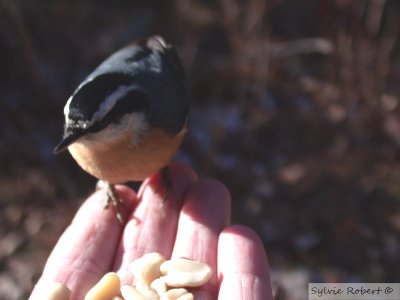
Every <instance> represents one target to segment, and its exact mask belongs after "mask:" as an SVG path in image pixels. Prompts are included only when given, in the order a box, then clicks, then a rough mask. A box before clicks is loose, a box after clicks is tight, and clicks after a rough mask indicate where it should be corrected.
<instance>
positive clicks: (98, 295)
mask: <svg viewBox="0 0 400 300" xmlns="http://www.w3.org/2000/svg"><path fill="white" fill-rule="evenodd" d="M119 289H120V280H119V277H118V276H117V274H115V273H113V272H110V273H107V274H105V275H104V276H103V277H102V278H101V279H100V281H99V282H98V283H97V284H96V285H95V286H94V287H92V288H91V289H90V290H89V292H88V293H87V294H86V296H85V300H103V299H112V297H115V296H118V295H119Z"/></svg>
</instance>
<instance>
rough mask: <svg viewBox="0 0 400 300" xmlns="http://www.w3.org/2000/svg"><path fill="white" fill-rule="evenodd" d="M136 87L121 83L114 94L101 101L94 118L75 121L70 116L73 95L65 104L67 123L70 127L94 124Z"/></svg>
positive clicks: (86, 126)
mask: <svg viewBox="0 0 400 300" xmlns="http://www.w3.org/2000/svg"><path fill="white" fill-rule="evenodd" d="M135 89H137V86H135V85H132V84H131V85H121V86H120V87H118V89H116V90H115V91H114V92H113V93H112V94H110V95H108V96H107V97H106V98H105V99H104V100H103V102H101V103H100V106H99V108H98V110H97V111H96V112H95V113H94V114H93V116H92V118H91V119H90V120H89V121H75V120H72V119H70V118H69V111H70V105H71V102H72V99H73V96H71V97H69V99H68V101H67V103H66V104H65V106H64V115H65V123H66V124H67V126H69V127H79V128H83V129H86V128H88V127H90V126H92V125H93V124H94V123H95V122H97V121H99V120H101V119H102V118H104V116H105V115H107V113H108V112H110V111H111V110H112V109H113V107H114V106H115V105H116V104H117V102H118V101H119V100H120V99H123V98H124V97H125V95H126V94H128V93H129V92H130V91H133V90H135Z"/></svg>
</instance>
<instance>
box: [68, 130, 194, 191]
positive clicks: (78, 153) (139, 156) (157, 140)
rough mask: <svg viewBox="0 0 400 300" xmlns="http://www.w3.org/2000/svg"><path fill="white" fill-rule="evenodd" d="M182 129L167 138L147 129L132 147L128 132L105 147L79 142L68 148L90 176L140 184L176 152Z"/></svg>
mask: <svg viewBox="0 0 400 300" xmlns="http://www.w3.org/2000/svg"><path fill="white" fill-rule="evenodd" d="M185 131H186V130H185V129H182V131H181V132H180V133H179V134H178V135H176V136H170V135H168V134H167V133H165V132H164V131H162V130H159V129H150V130H149V131H147V132H146V134H145V135H144V136H143V137H141V139H140V140H139V141H138V142H137V144H133V140H132V136H131V133H132V132H131V131H129V130H128V131H126V132H125V133H124V134H122V135H121V137H120V138H118V139H115V140H113V141H112V142H110V143H107V144H101V143H98V142H97V143H91V142H88V141H85V140H78V141H77V142H75V143H74V144H72V145H71V146H69V147H68V150H69V152H70V153H71V155H72V156H73V158H74V159H75V160H76V161H77V163H78V164H79V165H80V166H81V167H82V168H83V169H84V170H85V171H86V172H88V173H89V174H91V175H93V176H95V177H97V178H98V179H102V180H106V181H108V182H109V183H112V184H115V183H122V182H126V181H140V180H143V179H145V178H146V177H148V176H149V175H151V174H152V173H154V172H156V171H158V170H159V169H161V168H162V167H164V166H165V165H166V164H167V163H168V162H169V161H170V160H171V158H172V156H173V155H174V154H175V152H176V151H177V149H178V147H179V145H180V144H181V142H182V139H183V137H184V133H185Z"/></svg>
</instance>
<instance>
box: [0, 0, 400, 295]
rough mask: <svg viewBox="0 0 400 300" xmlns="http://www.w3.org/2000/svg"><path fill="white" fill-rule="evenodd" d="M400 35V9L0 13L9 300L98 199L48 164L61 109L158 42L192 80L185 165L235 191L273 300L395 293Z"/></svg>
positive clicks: (88, 6)
mask: <svg viewBox="0 0 400 300" xmlns="http://www.w3.org/2000/svg"><path fill="white" fill-rule="evenodd" d="M399 32H400V2H399V1H397V0H386V1H385V0H357V1H351V0H326V1H318V0H303V1H297V0H268V1H263V0H248V1H243V0H216V1H210V0H203V1H200V0H171V1H162V0H159V1H156V0H152V1H128V0H126V1H106V0H97V1H94V0H87V1H71V0H57V1H56V0H43V1H27V0H15V1H13V0H0V66H1V69H0V119H1V123H0V137H1V142H0V170H1V171H0V222H1V223H0V299H26V297H27V295H28V294H29V292H30V290H31V289H32V287H33V284H34V282H35V281H36V280H37V278H38V276H39V275H40V273H41V271H42V268H43V266H44V263H45V261H46V258H47V256H48V254H49V252H50V250H51V248H52V247H53V246H54V244H55V242H56V241H57V239H58V237H59V235H60V234H61V232H62V231H63V230H64V229H65V227H66V226H67V225H68V224H69V222H70V221H71V218H72V216H73V215H74V213H75V211H76V210H77V209H78V207H79V205H80V203H81V202H82V200H83V199H85V197H87V196H88V195H89V194H90V193H91V192H92V191H93V189H94V185H95V179H94V178H92V177H90V176H89V175H87V174H86V173H85V172H83V171H81V170H80V169H79V167H78V166H77V164H76V163H75V162H74V161H73V160H72V159H71V157H70V156H69V155H68V154H62V155H59V156H53V154H52V149H53V147H54V145H55V144H56V143H57V142H58V140H59V139H60V137H61V135H62V130H63V118H64V117H63V114H62V109H63V106H64V104H65V102H66V100H67V98H68V97H69V95H70V94H71V92H72V91H73V90H74V88H75V87H76V86H77V85H78V84H79V83H80V81H81V80H82V79H83V78H84V77H85V76H86V75H87V74H88V73H89V72H91V71H92V70H93V68H94V67H96V66H97V65H98V64H99V63H100V62H101V61H102V60H103V59H104V58H106V57H107V56H108V55H109V54H111V53H112V52H114V51H115V50H117V49H119V48H120V47H122V46H124V45H126V44H128V43H130V42H131V41H132V40H134V39H135V38H137V37H140V36H146V35H149V34H160V35H162V36H164V37H165V38H166V39H167V40H168V41H169V42H170V43H172V44H174V45H175V46H176V48H177V50H178V53H179V56H180V57H181V59H182V61H183V64H184V67H185V69H186V71H187V75H188V79H189V89H190V97H191V100H192V111H191V116H190V122H189V132H188V135H187V138H186V140H185V142H184V145H183V147H182V149H181V151H180V152H179V153H178V155H177V159H178V160H181V161H184V162H187V163H189V164H190V165H192V166H193V167H194V168H195V170H196V171H197V172H198V173H199V174H200V176H207V177H214V178H217V179H219V180H220V181H222V182H223V183H224V184H225V185H227V187H228V188H229V189H230V191H231V193H232V198H233V222H234V223H242V224H246V225H248V226H250V227H252V228H253V229H254V230H255V231H256V232H257V233H258V234H259V235H260V236H261V238H262V240H263V242H264V244H265V248H266V250H267V252H268V255H269V259H270V265H271V268H272V273H273V285H274V290H275V293H276V299H305V298H307V294H306V288H307V283H308V282H399V281H400V234H399V233H400V209H399V208H400V184H399V183H400V151H399V147H400V115H399V110H400V106H399V101H400V98H399V97H400V84H399V80H400V55H399V54H400V35H399ZM99 205H101V204H99Z"/></svg>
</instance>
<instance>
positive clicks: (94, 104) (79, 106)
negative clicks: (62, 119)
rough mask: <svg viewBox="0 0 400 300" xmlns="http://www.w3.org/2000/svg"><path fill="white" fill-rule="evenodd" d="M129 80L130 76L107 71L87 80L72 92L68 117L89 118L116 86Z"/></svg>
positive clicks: (75, 118) (127, 83)
mask: <svg viewBox="0 0 400 300" xmlns="http://www.w3.org/2000/svg"><path fill="white" fill-rule="evenodd" d="M131 80H132V79H131V77H130V76H128V75H126V74H118V73H107V74H103V75H99V76H97V77H96V78H95V79H94V80H89V81H88V82H87V83H86V84H83V85H81V86H80V87H79V88H78V90H77V91H75V93H74V94H73V96H72V97H73V99H72V101H71V103H70V105H69V114H68V118H70V119H72V120H90V119H91V118H92V116H93V115H94V114H95V113H96V112H97V111H98V109H99V106H100V105H101V103H102V102H103V101H104V99H105V98H106V97H107V96H109V95H111V94H112V93H113V92H115V90H117V89H118V87H120V86H123V85H129V84H130V83H131Z"/></svg>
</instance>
